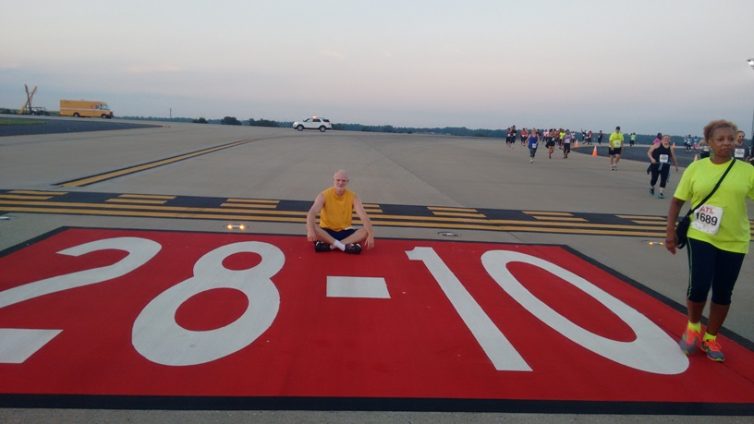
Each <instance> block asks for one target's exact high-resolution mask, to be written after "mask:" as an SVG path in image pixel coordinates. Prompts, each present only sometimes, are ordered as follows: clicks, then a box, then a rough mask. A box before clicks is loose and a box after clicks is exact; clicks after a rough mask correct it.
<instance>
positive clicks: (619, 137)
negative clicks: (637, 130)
mask: <svg viewBox="0 0 754 424" xmlns="http://www.w3.org/2000/svg"><path fill="white" fill-rule="evenodd" d="M608 144H609V145H610V147H612V148H613V149H617V148H618V147H620V146H621V145H622V144H623V133H619V132H617V131H616V132H613V133H612V134H610V139H609V141H608Z"/></svg>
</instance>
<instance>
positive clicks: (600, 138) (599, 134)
mask: <svg viewBox="0 0 754 424" xmlns="http://www.w3.org/2000/svg"><path fill="white" fill-rule="evenodd" d="M604 136H605V134H603V133H602V130H600V132H599V133H598V134H597V144H599V145H600V146H601V145H602V137H604Z"/></svg>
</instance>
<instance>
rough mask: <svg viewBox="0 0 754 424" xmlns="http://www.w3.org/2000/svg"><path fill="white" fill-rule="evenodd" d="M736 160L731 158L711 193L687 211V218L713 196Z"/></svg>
mask: <svg viewBox="0 0 754 424" xmlns="http://www.w3.org/2000/svg"><path fill="white" fill-rule="evenodd" d="M736 160H737V159H736V158H732V159H731V162H730V165H728V169H726V170H725V172H723V175H722V177H720V179H719V180H717V184H715V188H713V189H712V191H711V192H710V193H709V194H708V195H707V197H705V198H704V199H703V200H702V201H701V202H699V204H698V205H696V206H694V207H693V208H691V209H689V211H688V212H687V213H686V216H687V217H690V216H691V214H692V213H694V211H695V210H697V209H699V206H702V205H703V204H704V203H705V202H706V201H707V200H709V198H710V197H712V195H713V194H715V192H716V191H717V189H718V187H720V184H721V183H722V182H723V180H724V179H725V176H726V175H728V171H730V169H731V168H733V164H735V163H736Z"/></svg>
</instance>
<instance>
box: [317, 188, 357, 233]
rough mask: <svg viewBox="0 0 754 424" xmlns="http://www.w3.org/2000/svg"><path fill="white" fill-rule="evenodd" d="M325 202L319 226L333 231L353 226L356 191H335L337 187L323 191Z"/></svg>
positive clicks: (320, 214)
mask: <svg viewBox="0 0 754 424" xmlns="http://www.w3.org/2000/svg"><path fill="white" fill-rule="evenodd" d="M322 196H323V197H324V198H325V204H324V206H323V207H322V210H321V211H320V213H319V226H320V227H322V228H329V229H331V230H333V231H342V230H345V229H346V228H351V225H352V218H353V199H354V197H355V196H356V195H355V194H354V192H352V191H350V190H348V189H346V191H345V192H344V193H343V195H341V196H338V195H337V194H336V193H335V187H330V188H328V189H326V190H324V191H322Z"/></svg>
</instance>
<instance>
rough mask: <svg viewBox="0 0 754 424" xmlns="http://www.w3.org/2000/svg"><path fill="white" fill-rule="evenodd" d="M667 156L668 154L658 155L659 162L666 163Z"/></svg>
mask: <svg viewBox="0 0 754 424" xmlns="http://www.w3.org/2000/svg"><path fill="white" fill-rule="evenodd" d="M668 158H669V156H668V155H660V163H662V164H666V163H668Z"/></svg>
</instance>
